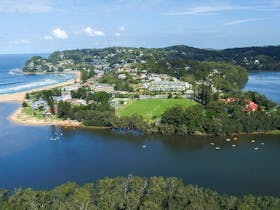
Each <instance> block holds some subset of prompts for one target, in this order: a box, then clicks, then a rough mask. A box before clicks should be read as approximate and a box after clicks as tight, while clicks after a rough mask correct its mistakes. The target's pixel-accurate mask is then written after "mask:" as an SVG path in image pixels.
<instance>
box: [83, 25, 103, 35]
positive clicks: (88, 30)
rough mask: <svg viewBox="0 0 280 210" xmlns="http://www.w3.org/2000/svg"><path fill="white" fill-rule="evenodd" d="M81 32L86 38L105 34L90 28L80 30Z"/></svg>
mask: <svg viewBox="0 0 280 210" xmlns="http://www.w3.org/2000/svg"><path fill="white" fill-rule="evenodd" d="M82 32H83V33H85V34H86V35H88V36H105V33H104V32H103V31H101V30H97V29H93V28H91V27H89V26H88V27H85V28H83V29H82Z"/></svg>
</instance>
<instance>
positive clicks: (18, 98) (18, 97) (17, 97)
mask: <svg viewBox="0 0 280 210" xmlns="http://www.w3.org/2000/svg"><path fill="white" fill-rule="evenodd" d="M67 73H68V72H67ZM69 74H75V75H76V78H75V79H72V80H69V81H66V82H62V83H58V84H55V85H49V86H45V87H41V88H36V89H32V90H28V91H23V92H18V93H11V94H3V95H0V102H18V103H22V102H23V99H24V97H25V94H26V93H31V92H36V91H41V90H49V89H52V88H57V87H62V86H65V85H71V84H74V83H75V82H80V72H71V73H69Z"/></svg>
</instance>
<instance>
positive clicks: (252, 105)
mask: <svg viewBox="0 0 280 210" xmlns="http://www.w3.org/2000/svg"><path fill="white" fill-rule="evenodd" d="M258 109H259V105H258V104H256V103H254V102H253V101H250V100H248V101H247V105H246V106H245V109H244V111H245V112H249V113H250V112H255V111H258Z"/></svg>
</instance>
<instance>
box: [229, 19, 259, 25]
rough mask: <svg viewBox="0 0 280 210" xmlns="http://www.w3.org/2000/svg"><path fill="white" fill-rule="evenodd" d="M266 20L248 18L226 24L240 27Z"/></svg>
mask: <svg viewBox="0 0 280 210" xmlns="http://www.w3.org/2000/svg"><path fill="white" fill-rule="evenodd" d="M261 20H264V18H248V19H239V20H233V21H229V22H226V23H224V25H225V26H230V25H240V24H243V23H249V22H256V21H261Z"/></svg>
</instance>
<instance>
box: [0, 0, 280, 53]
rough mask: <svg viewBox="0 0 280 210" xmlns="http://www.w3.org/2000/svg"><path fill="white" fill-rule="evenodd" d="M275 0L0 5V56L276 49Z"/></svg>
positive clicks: (46, 0) (279, 16)
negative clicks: (95, 50) (170, 49)
mask: <svg viewBox="0 0 280 210" xmlns="http://www.w3.org/2000/svg"><path fill="white" fill-rule="evenodd" d="M279 22H280V0H246V1H244V0H223V1H222V0H207V1H206V0H0V27H1V29H0V53H1V54H7V53H50V52H53V51H55V50H66V49H82V48H103V47H111V46H126V47H149V48H150V47H153V48H158V47H166V46H171V45H188V46H192V47H198V48H214V49H224V48H232V47H244V46H264V45H280V27H279V25H280V24H279Z"/></svg>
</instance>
